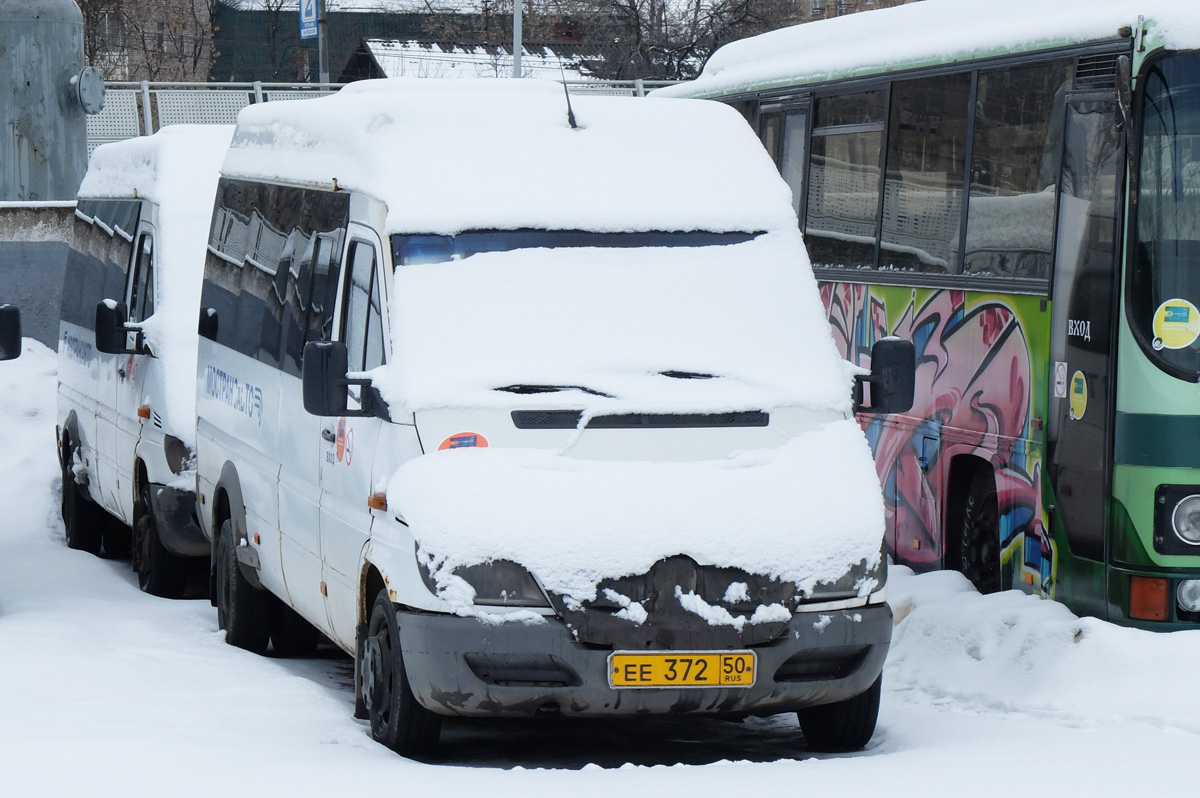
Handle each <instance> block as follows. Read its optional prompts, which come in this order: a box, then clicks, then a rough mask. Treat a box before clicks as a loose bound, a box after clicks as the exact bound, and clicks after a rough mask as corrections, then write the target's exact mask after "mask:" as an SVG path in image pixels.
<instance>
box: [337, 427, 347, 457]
mask: <svg viewBox="0 0 1200 798" xmlns="http://www.w3.org/2000/svg"><path fill="white" fill-rule="evenodd" d="M345 454H346V419H344V418H343V419H340V420H339V421H338V429H337V459H338V462H339V463H340V462H342V458H343V457H344V456H345Z"/></svg>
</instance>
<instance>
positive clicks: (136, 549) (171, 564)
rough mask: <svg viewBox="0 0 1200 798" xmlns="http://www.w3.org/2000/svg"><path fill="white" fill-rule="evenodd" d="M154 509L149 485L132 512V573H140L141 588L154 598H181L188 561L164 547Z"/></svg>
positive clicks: (144, 488)
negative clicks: (133, 571)
mask: <svg viewBox="0 0 1200 798" xmlns="http://www.w3.org/2000/svg"><path fill="white" fill-rule="evenodd" d="M153 507H154V505H153V504H151V502H150V486H149V485H143V486H142V490H141V492H140V493H139V495H138V503H137V506H136V507H134V509H133V570H135V571H137V575H138V587H140V588H141V589H142V590H143V591H145V592H146V593H149V594H151V595H154V596H162V597H163V598H182V596H183V593H184V589H185V588H186V586H187V574H188V561H187V558H186V557H180V556H179V555H177V554H172V553H171V552H170V551H168V550H167V548H166V546H164V545H163V543H162V538H160V537H159V536H158V523H157V522H156V521H155V520H154V510H153Z"/></svg>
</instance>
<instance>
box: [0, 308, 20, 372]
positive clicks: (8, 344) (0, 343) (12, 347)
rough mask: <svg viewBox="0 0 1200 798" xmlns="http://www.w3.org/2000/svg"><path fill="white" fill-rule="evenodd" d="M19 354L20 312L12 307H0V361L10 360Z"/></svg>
mask: <svg viewBox="0 0 1200 798" xmlns="http://www.w3.org/2000/svg"><path fill="white" fill-rule="evenodd" d="M20 354H21V311H19V310H17V309H16V308H15V307H14V306H12V305H0V360H12V359H13V358H15V357H17V356H18V355H20Z"/></svg>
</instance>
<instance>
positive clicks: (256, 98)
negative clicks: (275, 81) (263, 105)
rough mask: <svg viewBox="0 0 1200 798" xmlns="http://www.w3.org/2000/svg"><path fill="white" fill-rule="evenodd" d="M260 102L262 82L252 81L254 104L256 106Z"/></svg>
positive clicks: (261, 98)
mask: <svg viewBox="0 0 1200 798" xmlns="http://www.w3.org/2000/svg"><path fill="white" fill-rule="evenodd" d="M262 101H263V94H262V81H261V80H256V81H254V104H255V105H257V104H258V103H260V102H262Z"/></svg>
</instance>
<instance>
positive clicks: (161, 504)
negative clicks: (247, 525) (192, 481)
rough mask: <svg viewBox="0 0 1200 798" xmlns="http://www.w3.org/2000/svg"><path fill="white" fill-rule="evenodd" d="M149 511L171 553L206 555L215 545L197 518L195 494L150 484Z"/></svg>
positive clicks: (159, 535)
mask: <svg viewBox="0 0 1200 798" xmlns="http://www.w3.org/2000/svg"><path fill="white" fill-rule="evenodd" d="M150 505H151V507H150V511H151V512H152V513H153V514H154V523H155V526H156V527H157V529H158V537H159V540H161V541H162V544H163V546H164V547H165V548H166V549H167V551H169V552H171V553H172V554H178V555H179V556H181V557H207V556H209V553H210V551H211V548H212V544H210V543H209V542H208V538H206V537H204V532H203V531H202V530H201V529H200V524H199V523H198V522H197V521H196V494H195V493H194V492H192V491H190V490H180V489H178V488H170V487H167V486H165V485H151V486H150Z"/></svg>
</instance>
